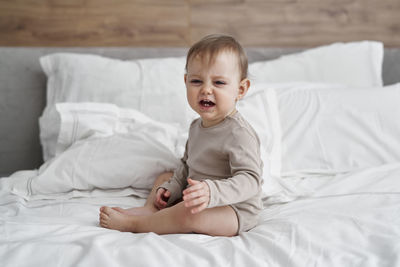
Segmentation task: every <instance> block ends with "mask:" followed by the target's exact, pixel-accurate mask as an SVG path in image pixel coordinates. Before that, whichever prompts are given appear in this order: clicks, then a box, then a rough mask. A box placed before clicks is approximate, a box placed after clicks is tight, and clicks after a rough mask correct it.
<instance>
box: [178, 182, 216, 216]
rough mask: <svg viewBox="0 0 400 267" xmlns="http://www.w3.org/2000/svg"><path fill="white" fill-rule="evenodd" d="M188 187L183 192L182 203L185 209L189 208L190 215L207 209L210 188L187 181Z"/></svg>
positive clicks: (203, 183)
mask: <svg viewBox="0 0 400 267" xmlns="http://www.w3.org/2000/svg"><path fill="white" fill-rule="evenodd" d="M187 181H188V184H189V185H190V187H188V188H186V189H185V190H183V201H184V202H185V207H187V208H190V207H194V208H193V209H191V212H192V213H198V212H200V211H202V210H204V209H205V208H207V206H208V203H209V202H210V188H209V187H208V185H207V183H205V182H200V181H196V180H192V179H190V178H188V179H187Z"/></svg>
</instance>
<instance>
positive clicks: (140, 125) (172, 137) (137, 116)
mask: <svg viewBox="0 0 400 267" xmlns="http://www.w3.org/2000/svg"><path fill="white" fill-rule="evenodd" d="M56 109H57V113H58V114H59V116H60V124H61V125H60V133H59V135H58V139H57V143H56V149H55V151H56V155H59V154H61V153H62V152H63V151H65V150H66V149H67V148H68V147H70V146H71V145H72V144H73V143H75V142H77V141H79V140H81V139H86V138H89V137H93V136H94V137H108V136H111V135H114V134H129V133H136V132H139V133H141V132H145V133H149V135H151V136H152V137H153V138H155V139H157V140H162V142H163V145H164V146H165V147H167V148H168V149H169V150H170V151H172V152H173V153H174V154H175V156H176V157H177V158H180V157H182V156H183V152H184V149H185V143H186V139H187V131H186V130H185V129H181V128H179V127H176V126H174V125H171V124H168V123H162V122H158V121H156V120H153V119H151V118H149V117H147V116H146V115H144V114H143V113H141V112H139V111H137V110H134V109H127V108H119V107H117V106H116V105H114V104H107V103H90V102H86V103H59V104H56Z"/></svg>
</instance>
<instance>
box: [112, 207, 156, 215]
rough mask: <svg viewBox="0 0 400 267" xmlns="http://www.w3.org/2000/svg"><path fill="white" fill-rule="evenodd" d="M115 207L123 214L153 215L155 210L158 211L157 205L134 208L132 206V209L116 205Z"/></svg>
mask: <svg viewBox="0 0 400 267" xmlns="http://www.w3.org/2000/svg"><path fill="white" fill-rule="evenodd" d="M113 209H114V210H116V211H118V212H121V213H123V214H126V215H136V216H143V215H151V214H153V213H154V212H156V211H158V210H157V209H156V208H155V207H153V208H151V207H147V206H144V207H134V208H130V209H123V208H119V207H114V208H113Z"/></svg>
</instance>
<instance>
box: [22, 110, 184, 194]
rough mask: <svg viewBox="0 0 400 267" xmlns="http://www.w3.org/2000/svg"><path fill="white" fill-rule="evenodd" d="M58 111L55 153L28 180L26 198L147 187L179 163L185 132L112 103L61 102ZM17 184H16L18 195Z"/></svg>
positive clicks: (148, 188)
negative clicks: (58, 123) (79, 191)
mask: <svg viewBox="0 0 400 267" xmlns="http://www.w3.org/2000/svg"><path fill="white" fill-rule="evenodd" d="M57 109H58V111H59V112H60V117H61V132H60V138H59V143H58V145H57V150H58V152H59V155H57V156H56V157H55V158H53V159H52V160H49V161H47V162H46V163H45V164H43V165H42V167H41V168H40V169H39V175H38V176H37V177H34V178H32V179H31V180H30V182H29V183H28V184H27V189H26V195H27V196H30V195H55V196H59V194H61V193H68V192H71V191H74V190H83V191H91V190H95V189H120V188H126V187H132V188H134V189H137V190H143V189H147V190H150V189H151V188H152V186H153V183H154V181H155V178H156V177H157V176H158V175H159V174H161V173H163V172H166V171H173V170H174V169H176V167H177V166H178V164H179V162H180V161H179V158H180V157H181V156H182V154H183V149H184V144H185V141H186V136H182V135H180V131H179V129H177V128H174V127H173V126H171V125H169V124H166V123H160V122H156V121H154V120H152V119H150V118H148V117H146V116H145V115H144V114H140V112H138V111H135V110H129V109H121V108H118V107H116V106H115V105H112V104H99V103H80V104H76V103H64V104H58V105H57ZM183 140H184V141H183ZM178 154H179V155H178ZM21 188H22V187H21V186H19V187H18V188H16V191H17V192H19V194H21V192H22V191H24V190H22V189H23V188H22V189H21Z"/></svg>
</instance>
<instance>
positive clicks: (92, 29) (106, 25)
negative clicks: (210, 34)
mask: <svg viewBox="0 0 400 267" xmlns="http://www.w3.org/2000/svg"><path fill="white" fill-rule="evenodd" d="M0 10H1V11H0V12H1V15H0V17H1V19H0V40H1V45H10V46H11V45H12V46H14V45H22V46H42V45H45V46H46V45H47V46H131V45H139V46H148V45H155V46H156V45H161V44H162V45H169V46H175V45H182V44H184V43H187V40H186V38H187V36H188V29H189V27H188V23H189V21H188V14H189V11H188V5H187V4H186V2H185V1H184V0H168V1H138V0H136V1H132V0H130V1H124V0H115V1H114V0H113V1H109V0H85V1H84V0H72V1H70V0H68V1H64V0H51V1H41V0H36V1H35V0H30V1H22V0H18V1H4V0H1V1H0Z"/></svg>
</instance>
